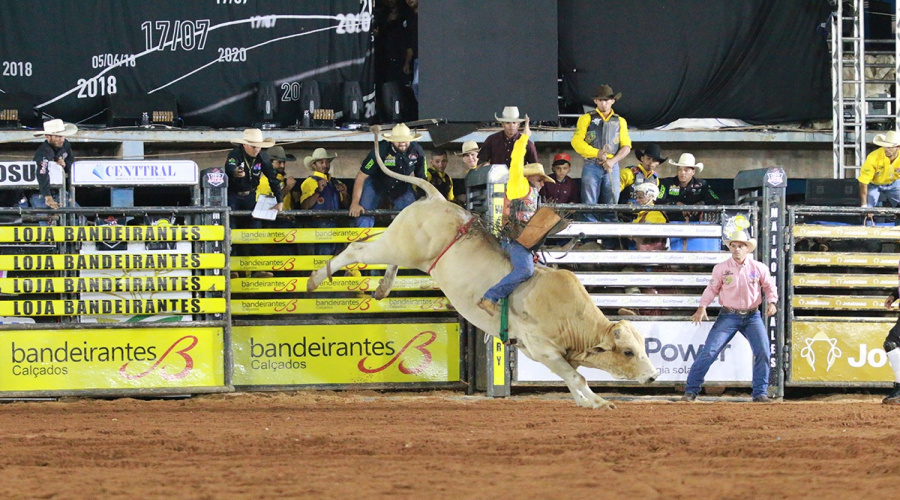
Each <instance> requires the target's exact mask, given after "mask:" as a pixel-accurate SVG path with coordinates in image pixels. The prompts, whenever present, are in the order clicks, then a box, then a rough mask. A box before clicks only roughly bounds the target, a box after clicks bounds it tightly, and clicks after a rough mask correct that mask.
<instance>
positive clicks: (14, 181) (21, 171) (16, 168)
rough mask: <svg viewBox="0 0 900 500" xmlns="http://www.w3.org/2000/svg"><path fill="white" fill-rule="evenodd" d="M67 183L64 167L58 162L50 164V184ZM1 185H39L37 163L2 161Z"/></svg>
mask: <svg viewBox="0 0 900 500" xmlns="http://www.w3.org/2000/svg"><path fill="white" fill-rule="evenodd" d="M64 184H65V174H64V173H63V169H62V167H60V166H59V165H57V164H56V163H51V164H50V185H51V186H62V185H64ZM0 186H3V187H7V186H17V187H33V188H35V189H36V188H37V187H38V181H37V163H35V162H33V161H4V162H0Z"/></svg>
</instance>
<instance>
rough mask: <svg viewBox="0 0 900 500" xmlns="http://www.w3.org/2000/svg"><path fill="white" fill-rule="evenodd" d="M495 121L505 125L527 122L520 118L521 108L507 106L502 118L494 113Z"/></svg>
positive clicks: (501, 115)
mask: <svg viewBox="0 0 900 500" xmlns="http://www.w3.org/2000/svg"><path fill="white" fill-rule="evenodd" d="M494 119H495V120H497V121H498V122H505V123H521V122H524V121H525V119H524V118H519V108H518V107H516V106H506V107H505V108H503V113H501V114H500V116H497V113H494Z"/></svg>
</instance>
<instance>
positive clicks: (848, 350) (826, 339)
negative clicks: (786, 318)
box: [791, 321, 894, 383]
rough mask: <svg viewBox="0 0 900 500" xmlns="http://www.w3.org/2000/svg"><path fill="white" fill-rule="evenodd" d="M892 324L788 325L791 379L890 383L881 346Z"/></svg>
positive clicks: (812, 323) (835, 323)
mask: <svg viewBox="0 0 900 500" xmlns="http://www.w3.org/2000/svg"><path fill="white" fill-rule="evenodd" d="M891 327H893V324H892V323H888V322H880V323H850V322H832V321H828V322H826V321H821V322H817V321H795V322H793V323H792V325H791V334H792V339H793V340H792V343H791V360H792V362H791V381H793V382H836V383H840V382H890V381H893V380H894V373H893V372H892V371H891V366H890V364H888V360H887V355H886V354H885V352H884V349H883V348H882V346H883V345H884V339H885V337H887V334H888V331H890V329H891Z"/></svg>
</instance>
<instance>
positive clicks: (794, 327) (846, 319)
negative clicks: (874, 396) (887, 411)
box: [786, 207, 900, 387]
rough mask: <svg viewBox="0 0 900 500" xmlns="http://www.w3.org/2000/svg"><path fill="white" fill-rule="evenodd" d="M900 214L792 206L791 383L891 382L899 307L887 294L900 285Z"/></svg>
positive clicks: (788, 348)
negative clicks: (888, 341)
mask: <svg viewBox="0 0 900 500" xmlns="http://www.w3.org/2000/svg"><path fill="white" fill-rule="evenodd" d="M897 214H898V212H897V210H896V209H890V208H856V207H852V208H850V207H846V208H844V207H841V208H837V207H791V209H790V210H789V219H790V221H791V225H792V228H791V240H790V245H789V252H790V254H789V262H790V265H789V268H788V276H787V278H788V282H789V284H790V285H789V287H788V294H787V303H788V311H789V316H788V318H789V328H788V332H787V345H786V351H787V352H789V353H790V357H789V359H788V360H787V366H788V370H787V372H788V374H789V379H788V381H787V384H788V385H790V386H826V387H857V386H865V387H887V386H890V382H891V381H892V380H893V372H892V371H891V369H890V365H889V364H888V362H887V356H886V354H885V352H884V349H883V343H884V339H885V337H886V336H887V333H888V331H889V330H890V329H891V327H892V326H893V325H894V323H895V322H896V321H897V309H896V308H894V309H892V310H888V309H886V308H885V307H884V302H885V299H886V298H887V296H888V294H890V292H891V291H892V290H893V291H896V290H897V285H898V281H897V280H898V278H897V276H898V275H897V269H898V262H900V249H898V244H897V240H898V237H900V228H898V226H896V225H895V224H896V217H897ZM869 215H871V217H869ZM894 307H896V305H895V306H894Z"/></svg>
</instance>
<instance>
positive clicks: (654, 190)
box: [634, 182, 659, 200]
mask: <svg viewBox="0 0 900 500" xmlns="http://www.w3.org/2000/svg"><path fill="white" fill-rule="evenodd" d="M634 193H635V194H637V193H644V194H645V195H646V196H647V197H648V198H650V199H651V200H655V199H656V198H657V197H658V196H659V188H658V187H657V186H656V184H654V183H653V182H642V183H640V184H638V185H637V186H635V187H634Z"/></svg>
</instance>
